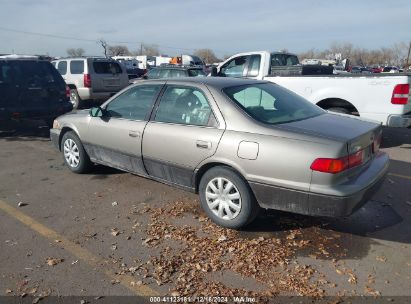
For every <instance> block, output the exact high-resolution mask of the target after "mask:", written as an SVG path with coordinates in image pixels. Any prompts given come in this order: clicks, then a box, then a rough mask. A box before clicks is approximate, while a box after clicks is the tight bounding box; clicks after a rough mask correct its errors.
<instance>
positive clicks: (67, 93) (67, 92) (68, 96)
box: [66, 86, 70, 99]
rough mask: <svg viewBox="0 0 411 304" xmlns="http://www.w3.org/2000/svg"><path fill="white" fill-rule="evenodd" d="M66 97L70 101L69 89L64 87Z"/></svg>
mask: <svg viewBox="0 0 411 304" xmlns="http://www.w3.org/2000/svg"><path fill="white" fill-rule="evenodd" d="M66 97H67V98H68V99H70V88H69V87H68V86H66Z"/></svg>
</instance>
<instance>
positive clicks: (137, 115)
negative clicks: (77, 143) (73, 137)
mask: <svg viewBox="0 0 411 304" xmlns="http://www.w3.org/2000/svg"><path fill="white" fill-rule="evenodd" d="M162 87H163V84H150V85H149V84H147V85H144V84H142V85H138V86H134V87H132V88H130V89H128V90H126V91H124V92H123V93H121V94H120V95H119V96H117V97H115V98H114V99H112V100H111V101H110V102H109V103H108V104H106V105H105V106H104V107H103V108H104V109H105V111H104V116H103V117H91V120H90V124H89V132H87V138H86V139H85V148H86V150H87V152H88V153H89V155H90V158H91V159H92V160H94V161H96V162H99V163H102V164H107V165H109V166H111V167H115V168H119V169H122V170H126V171H130V172H134V173H137V174H141V175H146V171H145V169H144V166H143V162H142V157H141V139H142V137H143V133H144V128H145V127H146V124H147V120H148V118H149V116H150V113H151V111H152V107H153V104H154V102H155V100H156V98H157V96H158V94H159V93H160V91H161V88H162Z"/></svg>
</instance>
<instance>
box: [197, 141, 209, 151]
mask: <svg viewBox="0 0 411 304" xmlns="http://www.w3.org/2000/svg"><path fill="white" fill-rule="evenodd" d="M196 146H197V148H201V149H210V148H211V142H209V141H204V140H197V141H196Z"/></svg>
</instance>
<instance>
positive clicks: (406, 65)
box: [405, 41, 411, 69]
mask: <svg viewBox="0 0 411 304" xmlns="http://www.w3.org/2000/svg"><path fill="white" fill-rule="evenodd" d="M410 53H411V41H410V45H409V46H408V55H407V63H406V64H405V68H406V69H408V68H409V60H410Z"/></svg>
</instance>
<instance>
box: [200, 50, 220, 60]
mask: <svg viewBox="0 0 411 304" xmlns="http://www.w3.org/2000/svg"><path fill="white" fill-rule="evenodd" d="M194 55H196V56H198V57H200V58H201V59H203V60H204V61H205V63H207V64H212V63H214V62H219V61H220V59H218V58H217V56H216V55H215V54H214V52H213V51H212V50H210V49H198V50H197V51H195V52H194Z"/></svg>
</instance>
